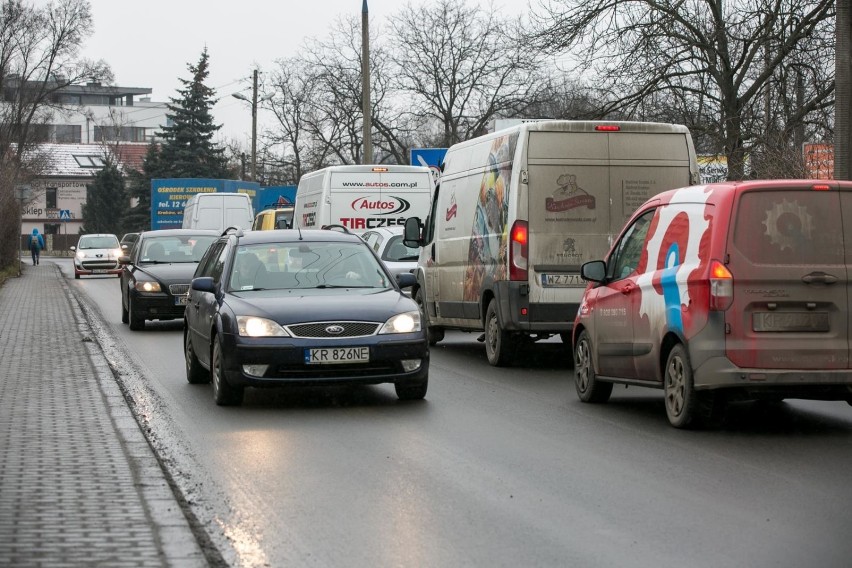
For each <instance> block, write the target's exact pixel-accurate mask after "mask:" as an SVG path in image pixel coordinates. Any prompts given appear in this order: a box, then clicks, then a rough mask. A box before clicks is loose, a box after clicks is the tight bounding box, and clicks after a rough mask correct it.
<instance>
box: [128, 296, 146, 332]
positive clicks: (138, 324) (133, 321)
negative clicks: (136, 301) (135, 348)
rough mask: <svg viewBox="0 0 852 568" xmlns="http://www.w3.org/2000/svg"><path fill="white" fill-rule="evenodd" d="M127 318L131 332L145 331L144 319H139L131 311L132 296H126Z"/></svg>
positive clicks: (134, 312)
mask: <svg viewBox="0 0 852 568" xmlns="http://www.w3.org/2000/svg"><path fill="white" fill-rule="evenodd" d="M127 318H128V320H129V323H130V330H131V331H142V330H144V329H145V318H144V317H139V315H138V314H137V313H136V311H135V310H134V309H133V296H132V295H130V294H128V296H127Z"/></svg>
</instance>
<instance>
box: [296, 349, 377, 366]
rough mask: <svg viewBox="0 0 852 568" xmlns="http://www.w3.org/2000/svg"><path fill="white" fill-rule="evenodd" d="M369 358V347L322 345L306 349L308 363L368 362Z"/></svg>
mask: <svg viewBox="0 0 852 568" xmlns="http://www.w3.org/2000/svg"><path fill="white" fill-rule="evenodd" d="M369 360H370V348H369V347H322V348H319V349H305V364H306V365H340V364H345V363H367V362H369Z"/></svg>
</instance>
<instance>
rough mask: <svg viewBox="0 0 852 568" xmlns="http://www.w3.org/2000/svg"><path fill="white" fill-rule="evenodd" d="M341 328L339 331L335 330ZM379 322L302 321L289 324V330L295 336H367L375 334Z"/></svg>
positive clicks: (329, 337)
mask: <svg viewBox="0 0 852 568" xmlns="http://www.w3.org/2000/svg"><path fill="white" fill-rule="evenodd" d="M340 328H342V329H341V331H340V332H339V333H334V331H335V330H337V329H340ZM378 329H379V324H377V323H375V322H366V321H326V322H315V323H300V324H296V325H290V326H287V331H288V332H289V333H290V335H292V336H293V337H312V338H325V339H336V338H338V337H366V336H369V335H375V334H376V331H378Z"/></svg>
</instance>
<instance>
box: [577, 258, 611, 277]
mask: <svg viewBox="0 0 852 568" xmlns="http://www.w3.org/2000/svg"><path fill="white" fill-rule="evenodd" d="M580 277H581V278H582V279H583V280H589V281H591V282H603V281H604V280H606V263H605V262H604V261H602V260H592V261H590V262H586V263H585V264H583V266H581V267H580Z"/></svg>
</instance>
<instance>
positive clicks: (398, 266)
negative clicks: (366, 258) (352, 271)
mask: <svg viewBox="0 0 852 568" xmlns="http://www.w3.org/2000/svg"><path fill="white" fill-rule="evenodd" d="M402 232H403V227H402V226H399V227H390V228H385V227H383V228H380V229H371V230H369V231H365V232H364V233H362V234H361V238H362V239H364V240H365V241H366V242H367V244H368V245H370V248H371V249H373V250H374V251H375V252H376V254H377V255H379V258H381V259H382V262H383V263H384V264H385V266H387V267H388V270H389V271H390V272H391V273H392V274H393V275H394V277H395V276H396V275H397V274H403V273H410V272H413V271H414V269H415V268H417V257H418V255H419V254H420V250H419V249H417V248H409V247H407V246H405V244H404V243H403V242H402Z"/></svg>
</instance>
